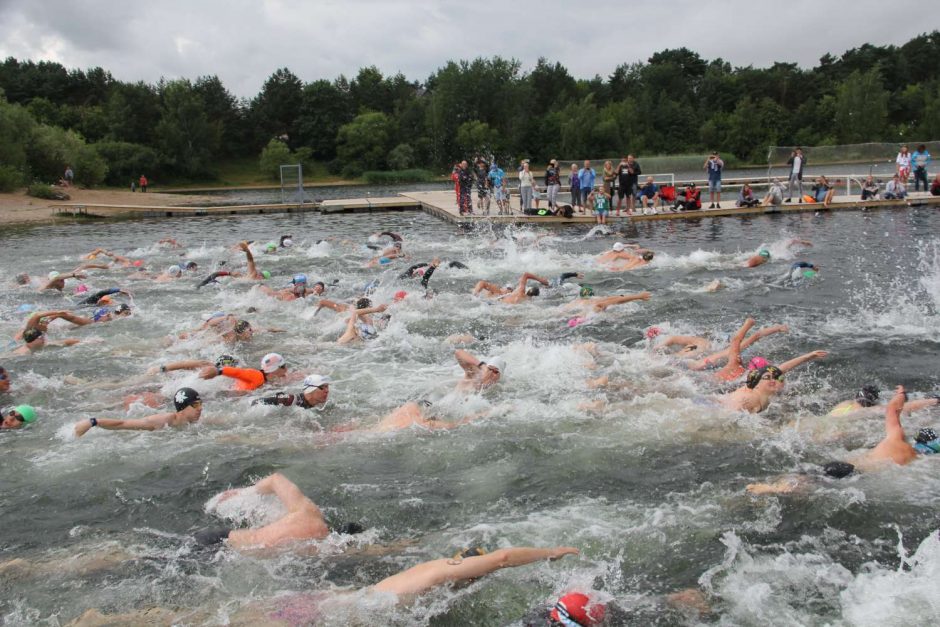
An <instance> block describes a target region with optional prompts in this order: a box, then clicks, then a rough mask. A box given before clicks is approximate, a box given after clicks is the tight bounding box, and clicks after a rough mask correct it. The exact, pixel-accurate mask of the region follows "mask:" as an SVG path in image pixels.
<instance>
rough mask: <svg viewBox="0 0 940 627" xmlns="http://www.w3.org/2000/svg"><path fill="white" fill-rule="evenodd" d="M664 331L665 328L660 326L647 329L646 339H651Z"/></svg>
mask: <svg viewBox="0 0 940 627" xmlns="http://www.w3.org/2000/svg"><path fill="white" fill-rule="evenodd" d="M662 332H663V330H662V329H660V328H659V327H650V328H648V329H647V330H646V339H648V340H651V339H653V338H654V337H656V336H657V335H659V334H660V333H662Z"/></svg>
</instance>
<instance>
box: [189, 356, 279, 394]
mask: <svg viewBox="0 0 940 627" xmlns="http://www.w3.org/2000/svg"><path fill="white" fill-rule="evenodd" d="M223 358H226V359H223ZM234 361H235V360H234V358H232V357H230V356H228V355H223V356H222V357H221V358H219V359H218V360H216V363H214V364H211V365H209V366H205V367H204V368H203V369H202V370H201V371H200V372H199V376H200V378H202V379H214V378H216V377H218V376H223V377H228V378H230V379H235V389H236V390H237V391H239V392H248V391H251V390H256V389H258V388H260V387H261V386H262V385H265V384H267V383H270V382H271V381H272V380H276V379H284V378H286V377H287V360H285V359H284V357H282V356H281V355H280V354H278V353H268V354H267V355H265V356H264V357H262V358H261V369H260V370H258V369H255V368H238V367H236V366H234V365H229V364H231V363H232V362H234ZM236 363H237V362H236Z"/></svg>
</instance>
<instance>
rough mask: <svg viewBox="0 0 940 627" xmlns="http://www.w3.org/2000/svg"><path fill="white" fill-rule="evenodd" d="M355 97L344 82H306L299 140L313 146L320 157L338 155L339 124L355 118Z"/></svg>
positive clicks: (326, 158) (301, 108)
mask: <svg viewBox="0 0 940 627" xmlns="http://www.w3.org/2000/svg"><path fill="white" fill-rule="evenodd" d="M353 115H354V111H353V108H352V98H351V96H350V94H349V90H348V86H347V85H345V84H344V83H342V82H341V81H334V82H330V81H327V80H319V81H314V82H313V83H310V84H308V85H305V86H304V88H303V92H302V94H301V105H300V112H299V116H298V118H297V122H296V127H297V140H298V143H300V144H302V145H304V146H309V147H310V148H311V149H312V150H313V155H314V157H316V158H317V159H323V160H329V159H333V158H334V157H336V135H337V133H338V132H339V127H340V126H342V125H343V124H346V123H347V122H349V121H351V120H352V119H353Z"/></svg>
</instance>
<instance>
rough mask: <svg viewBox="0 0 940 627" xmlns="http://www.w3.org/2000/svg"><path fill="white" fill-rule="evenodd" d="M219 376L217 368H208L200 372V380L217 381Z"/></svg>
mask: <svg viewBox="0 0 940 627" xmlns="http://www.w3.org/2000/svg"><path fill="white" fill-rule="evenodd" d="M217 376H219V371H218V370H216V368H215V366H206V367H205V368H203V369H202V370H200V371H199V378H200V379H215V378H216V377H217Z"/></svg>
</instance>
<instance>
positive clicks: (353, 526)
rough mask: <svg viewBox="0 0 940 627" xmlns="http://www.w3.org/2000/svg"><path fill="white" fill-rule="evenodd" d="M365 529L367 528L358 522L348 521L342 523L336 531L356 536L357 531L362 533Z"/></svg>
mask: <svg viewBox="0 0 940 627" xmlns="http://www.w3.org/2000/svg"><path fill="white" fill-rule="evenodd" d="M365 530H366V528H365V527H363V526H362V525H360V524H359V523H357V522H348V523H343V524H342V525H340V526H339V527H337V529H336V532H337V533H344V534H346V535H347V536H354V535H356V534H357V533H362V532H363V531H365Z"/></svg>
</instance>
